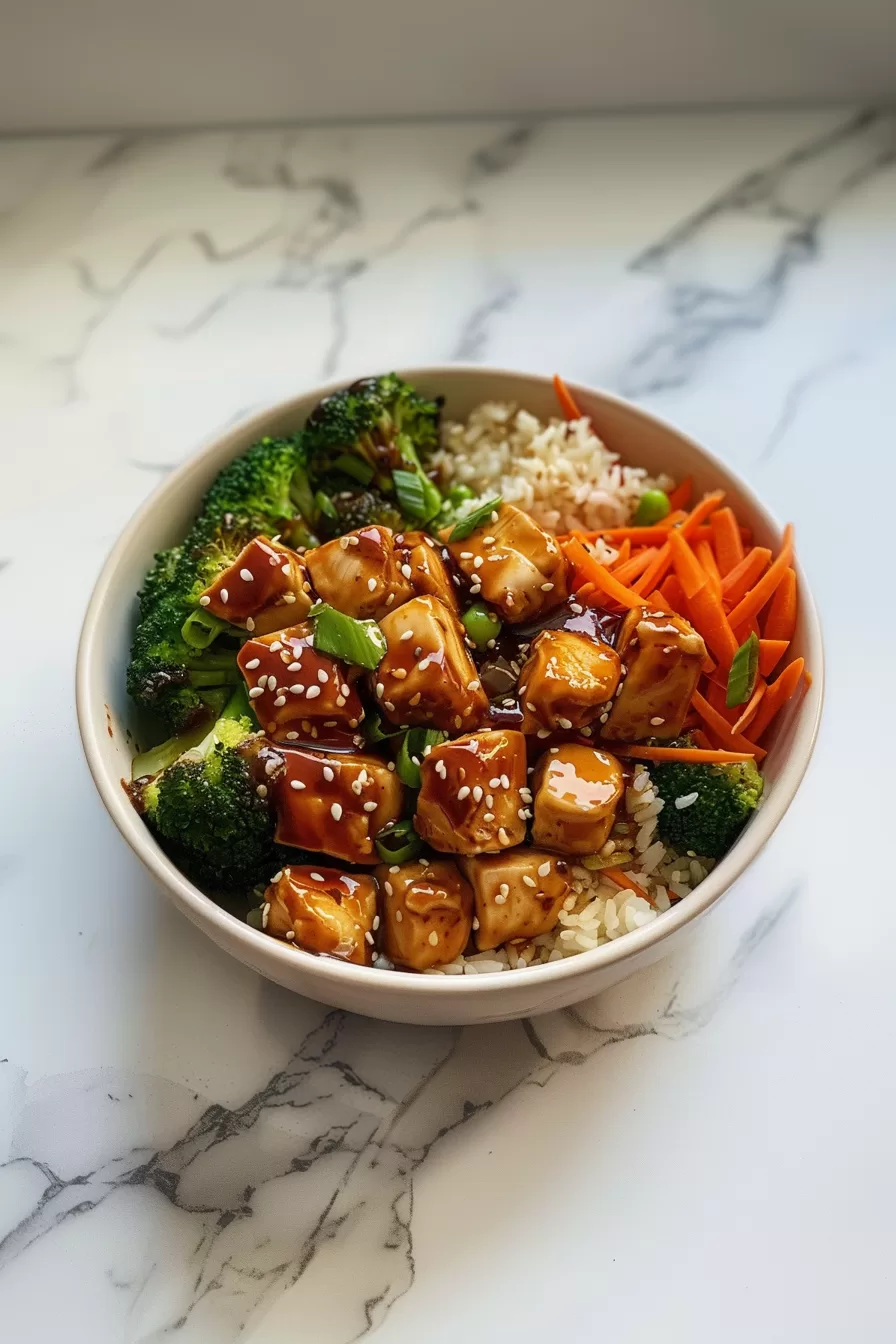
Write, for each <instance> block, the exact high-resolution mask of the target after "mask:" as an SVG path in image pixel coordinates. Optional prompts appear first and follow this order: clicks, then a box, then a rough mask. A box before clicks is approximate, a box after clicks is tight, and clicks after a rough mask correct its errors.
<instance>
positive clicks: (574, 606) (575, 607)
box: [569, 602, 585, 616]
mask: <svg viewBox="0 0 896 1344" xmlns="http://www.w3.org/2000/svg"><path fill="white" fill-rule="evenodd" d="M569 609H570V611H574V612H575V614H576V615H577V616H581V614H582V612H583V611H584V610H585V608H584V607H583V606H582V605H581V604H580V603H579V602H570V604H569Z"/></svg>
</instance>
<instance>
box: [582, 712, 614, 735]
mask: <svg viewBox="0 0 896 1344" xmlns="http://www.w3.org/2000/svg"><path fill="white" fill-rule="evenodd" d="M609 717H610V716H609V714H607V713H603V714H601V716H600V721H601V723H606V721H607V719H608V718H609ZM582 731H583V732H584V731H585V729H584V728H583V729H582ZM588 736H589V737H590V736H591V729H590V728H589V729H588Z"/></svg>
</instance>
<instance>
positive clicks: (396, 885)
mask: <svg viewBox="0 0 896 1344" xmlns="http://www.w3.org/2000/svg"><path fill="white" fill-rule="evenodd" d="M375 876H376V879H377V881H378V883H379V886H380V891H381V892H382V903H381V906H382V908H381V915H380V928H379V940H380V946H381V948H382V950H383V951H384V952H385V954H386V956H387V957H388V958H389V960H390V961H392V962H394V963H395V965H396V966H403V967H405V968H407V969H408V970H412V971H425V970H428V969H429V967H430V966H442V965H444V963H445V962H447V961H453V960H454V958H455V957H457V956H459V955H460V954H461V952H463V950H464V948H465V947H466V945H467V942H468V940H469V937H470V929H471V928H472V924H473V892H472V890H471V889H470V885H469V883H468V882H467V881H466V880H465V879H464V878H463V877H462V876H461V874H460V872H459V871H458V869H457V867H456V865H455V864H453V863H451V862H450V860H448V859H413V860H411V862H409V863H403V864H401V865H398V864H391V865H387V864H383V865H382V866H381V867H379V868H377V869H376V870H375Z"/></svg>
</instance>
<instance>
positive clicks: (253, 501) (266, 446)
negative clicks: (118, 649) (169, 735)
mask: <svg viewBox="0 0 896 1344" xmlns="http://www.w3.org/2000/svg"><path fill="white" fill-rule="evenodd" d="M305 456H306V455H305V444H304V440H303V437H302V436H301V435H298V436H296V437H295V438H291V439H262V440H261V442H260V443H256V444H255V445H254V446H253V447H251V448H250V449H249V450H248V452H246V453H244V454H243V456H242V457H239V458H237V459H236V461H235V462H231V463H230V465H229V466H227V467H225V469H224V470H223V471H222V472H221V474H220V475H219V476H218V478H217V479H216V481H215V482H214V484H213V485H212V487H211V489H210V490H209V492H208V494H207V495H206V497H205V500H204V501H203V505H202V510H201V512H200V514H199V517H198V518H197V519H196V522H195V523H194V524H193V527H192V528H191V530H190V533H189V535H188V536H187V538H186V540H185V542H184V543H183V545H182V546H176V547H173V548H172V549H171V550H169V551H163V552H161V553H160V554H159V555H157V556H156V560H155V564H154V565H153V567H152V569H151V570H150V572H149V574H148V575H147V578H146V581H145V582H144V585H143V588H142V590H141V593H140V621H139V624H138V626H137V629H136V631H135V634H134V640H133V644H132V647H131V661H130V665H129V667H128V674H127V685H128V691H129V693H130V694H131V695H132V696H133V697H134V699H135V700H136V701H137V703H138V704H140V705H143V706H144V707H145V708H147V709H151V710H154V711H155V712H156V713H157V714H159V715H160V716H161V717H162V718H163V719H164V720H165V722H166V723H167V724H168V725H169V727H170V728H172V729H174V730H175V731H181V730H183V729H185V728H187V727H189V726H190V725H191V724H194V723H196V722H199V721H201V720H202V719H203V718H208V717H210V716H212V715H214V714H217V713H219V712H220V710H221V707H222V705H223V703H224V700H225V699H226V697H227V694H228V692H227V688H228V687H229V686H232V685H234V684H236V683H237V682H238V681H239V680H240V676H239V671H238V669H237V667H236V652H237V639H238V636H237V635H236V632H229V633H228V632H227V630H226V627H224V626H223V625H222V624H221V623H216V622H209V626H210V629H209V631H208V636H209V637H208V638H207V640H206V641H205V642H203V641H198V642H197V640H196V638H195V637H194V638H192V639H190V638H185V637H184V634H183V629H184V622H185V621H186V620H187V618H188V617H190V616H191V615H196V616H197V617H198V614H199V613H201V608H200V606H199V598H200V596H201V595H202V593H203V591H204V590H205V589H206V588H207V587H208V586H209V585H210V584H211V583H212V582H213V581H214V579H215V578H216V577H217V575H218V574H220V572H221V571H222V570H223V569H226V568H227V566H228V565H230V564H232V563H233V561H234V560H235V559H236V557H237V556H238V555H239V553H240V551H241V550H242V549H243V547H244V546H245V545H246V543H247V542H249V541H250V540H251V539H252V538H253V537H255V536H257V535H258V534H259V533H261V532H265V533H268V534H269V535H270V534H275V533H277V532H280V533H281V534H282V535H284V536H286V537H287V538H291V537H292V535H293V533H294V532H296V531H297V529H301V530H304V529H305V522H304V519H303V518H302V517H301V516H300V503H299V502H300V501H301V500H302V499H303V498H304V497H305V496H306V495H307V494H308V492H309V491H308V480H307V474H306V472H305ZM187 633H188V635H189V633H190V632H189V630H188V632H187ZM221 633H223V634H224V638H222V639H218V638H217V636H218V635H219V634H221ZM212 645H214V647H212Z"/></svg>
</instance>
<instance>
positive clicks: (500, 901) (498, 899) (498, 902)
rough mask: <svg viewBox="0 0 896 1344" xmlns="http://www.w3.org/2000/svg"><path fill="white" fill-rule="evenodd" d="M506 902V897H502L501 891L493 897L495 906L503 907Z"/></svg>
mask: <svg viewBox="0 0 896 1344" xmlns="http://www.w3.org/2000/svg"><path fill="white" fill-rule="evenodd" d="M506 900H507V897H506V896H505V895H504V893H503V891H499V892H498V894H497V896H496V897H495V905H504V903H505V902H506Z"/></svg>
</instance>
